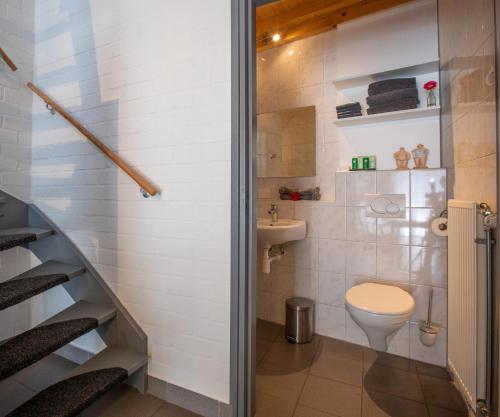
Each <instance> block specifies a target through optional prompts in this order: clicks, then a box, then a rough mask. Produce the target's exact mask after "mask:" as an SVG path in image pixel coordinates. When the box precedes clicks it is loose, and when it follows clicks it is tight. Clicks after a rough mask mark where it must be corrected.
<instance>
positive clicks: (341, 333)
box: [316, 304, 346, 340]
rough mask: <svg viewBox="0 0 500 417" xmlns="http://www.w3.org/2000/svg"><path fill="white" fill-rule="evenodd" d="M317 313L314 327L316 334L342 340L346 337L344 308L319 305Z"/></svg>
mask: <svg viewBox="0 0 500 417" xmlns="http://www.w3.org/2000/svg"><path fill="white" fill-rule="evenodd" d="M317 312H318V314H317V320H316V325H317V331H318V333H319V334H322V335H325V336H329V337H333V338H335V339H341V340H344V339H345V337H346V313H345V309H344V307H332V306H329V305H326V304H319V305H318V306H317Z"/></svg>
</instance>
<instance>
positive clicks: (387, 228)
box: [377, 209, 410, 245]
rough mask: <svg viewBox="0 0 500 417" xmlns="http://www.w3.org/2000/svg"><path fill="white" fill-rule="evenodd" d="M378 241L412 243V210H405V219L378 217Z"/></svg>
mask: <svg viewBox="0 0 500 417" xmlns="http://www.w3.org/2000/svg"><path fill="white" fill-rule="evenodd" d="M377 243H382V244H384V243H392V244H399V245H409V244H410V210H409V209H407V210H406V211H405V218H404V219H396V218H385V219H384V218H378V219H377Z"/></svg>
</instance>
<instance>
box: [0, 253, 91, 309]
mask: <svg viewBox="0 0 500 417" xmlns="http://www.w3.org/2000/svg"><path fill="white" fill-rule="evenodd" d="M84 271H85V267H83V266H75V265H69V264H64V263H61V262H56V261H48V262H45V263H43V264H41V265H38V266H37V267H35V268H33V269H30V270H29V271H26V272H24V273H22V274H21V275H18V276H16V277H14V278H11V279H9V280H8V281H5V282H3V283H1V284H0V311H1V310H4V309H6V308H8V307H11V306H13V305H16V304H18V303H20V302H21V301H24V300H27V299H28V298H31V297H33V296H35V295H37V294H41V293H42V292H44V291H47V290H49V289H50V288H53V287H55V286H57V285H60V284H62V283H64V282H67V281H69V280H70V279H71V278H74V277H76V276H78V275H80V274H82V273H83V272H84Z"/></svg>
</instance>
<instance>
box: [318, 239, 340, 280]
mask: <svg viewBox="0 0 500 417" xmlns="http://www.w3.org/2000/svg"><path fill="white" fill-rule="evenodd" d="M318 269H319V270H320V271H325V272H335V273H337V274H344V273H345V271H346V242H345V241H343V240H331V239H319V263H318Z"/></svg>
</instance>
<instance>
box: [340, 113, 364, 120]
mask: <svg viewBox="0 0 500 417" xmlns="http://www.w3.org/2000/svg"><path fill="white" fill-rule="evenodd" d="M356 116H362V113H361V112H357V113H348V114H338V115H337V118H338V119H347V118H348V117H356Z"/></svg>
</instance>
